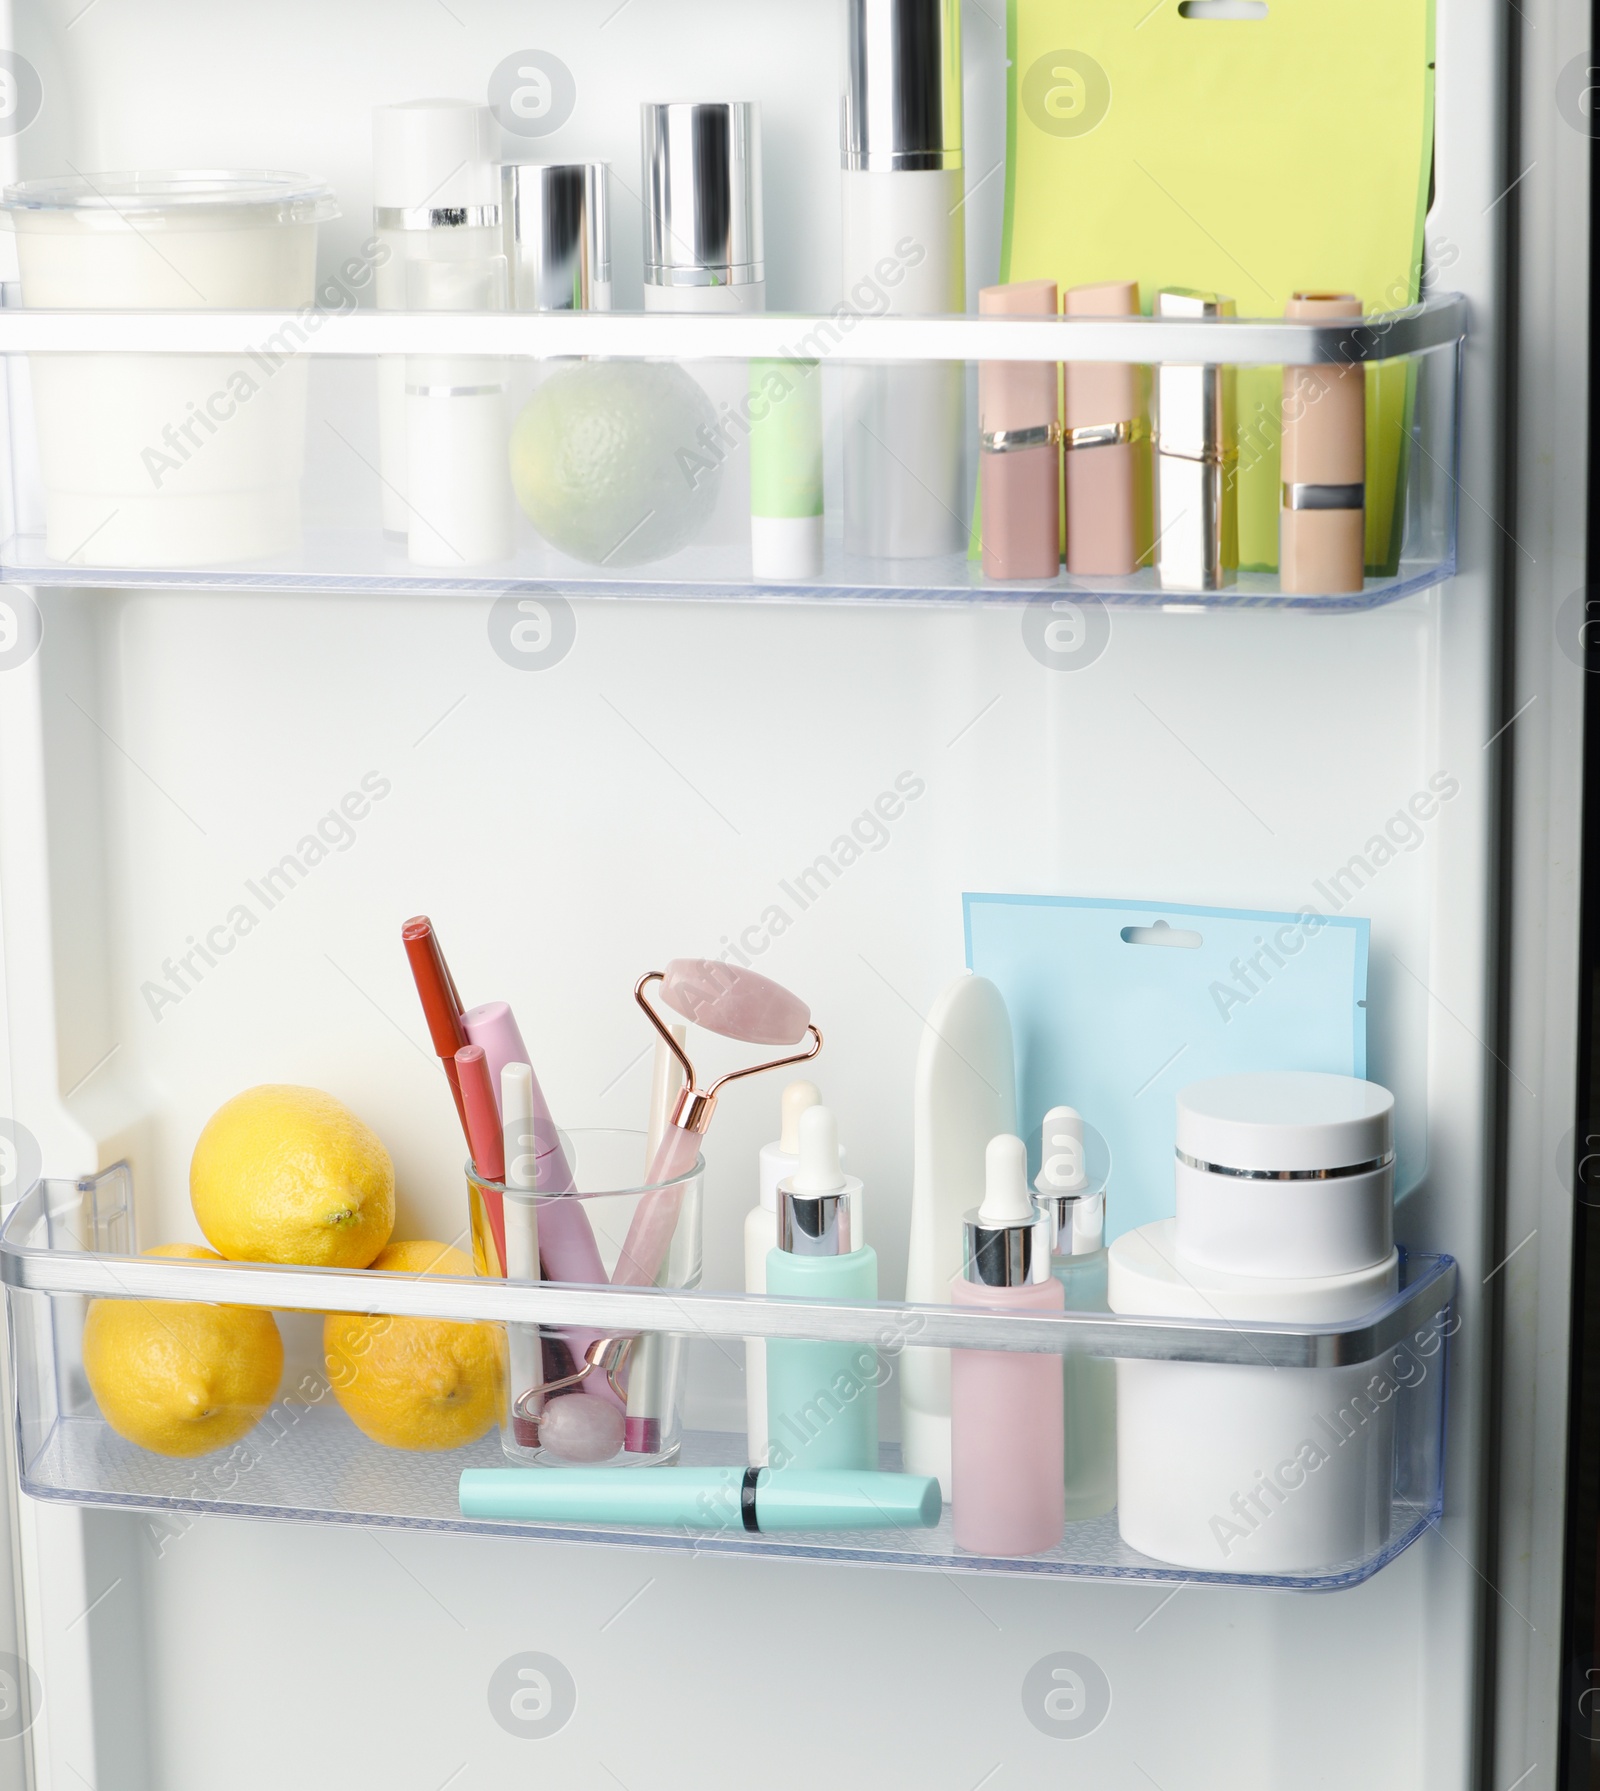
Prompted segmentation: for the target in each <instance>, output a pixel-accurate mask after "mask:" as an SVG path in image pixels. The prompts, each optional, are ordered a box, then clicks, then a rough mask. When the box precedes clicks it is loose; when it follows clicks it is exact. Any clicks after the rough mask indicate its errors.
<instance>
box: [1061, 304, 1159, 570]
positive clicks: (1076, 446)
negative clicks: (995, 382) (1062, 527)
mask: <svg viewBox="0 0 1600 1791" xmlns="http://www.w3.org/2000/svg"><path fill="white" fill-rule="evenodd" d="M1061 308H1062V310H1063V311H1065V312H1066V314H1067V316H1068V317H1137V316H1138V315H1139V287H1138V284H1137V282H1136V281H1133V280H1102V281H1100V282H1098V283H1097V284H1096V285H1093V286H1073V287H1070V288H1069V289H1068V290H1067V292H1066V293H1065V294H1064V295H1063V297H1062V301H1061ZM1062 391H1063V411H1062V419H1061V442H1062V452H1063V457H1064V458H1065V461H1066V495H1067V570H1068V572H1070V573H1071V574H1072V575H1073V577H1074V578H1126V577H1127V576H1128V574H1129V573H1131V572H1132V571H1133V570H1134V569H1135V568H1136V567H1137V565H1138V563H1139V526H1138V490H1139V480H1138V473H1139V461H1140V457H1141V456H1142V455H1143V454H1144V453H1145V447H1144V442H1145V439H1146V437H1147V435H1148V433H1149V432H1148V430H1147V428H1146V426H1145V421H1144V405H1143V403H1142V402H1141V400H1140V394H1139V369H1138V368H1137V367H1132V366H1128V365H1125V364H1124V363H1122V362H1120V361H1076V362H1074V361H1068V362H1067V364H1066V367H1065V369H1064V370H1063V381H1062Z"/></svg>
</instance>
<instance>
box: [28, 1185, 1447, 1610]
mask: <svg viewBox="0 0 1600 1791" xmlns="http://www.w3.org/2000/svg"><path fill="white" fill-rule="evenodd" d="M133 1230H134V1228H133V1206H132V1181H131V1176H130V1174H129V1172H128V1170H127V1168H126V1166H125V1165H118V1166H117V1167H115V1168H113V1169H110V1170H107V1171H104V1172H102V1173H101V1174H100V1175H98V1176H94V1177H88V1178H84V1179H82V1180H80V1181H45V1182H41V1183H40V1184H38V1185H37V1186H36V1187H35V1188H34V1189H33V1190H32V1191H31V1192H30V1193H28V1194H27V1195H26V1196H24V1197H23V1199H21V1200H20V1201H18V1202H17V1204H16V1205H15V1206H14V1207H13V1208H12V1210H11V1212H10V1214H9V1216H8V1217H7V1219H6V1222H5V1224H4V1227H3V1228H0V1280H3V1282H4V1285H5V1289H6V1296H7V1305H8V1308H9V1312H10V1320H11V1334H12V1338H13V1375H14V1388H13V1394H14V1400H15V1418H16V1424H17V1435H18V1443H19V1460H20V1462H21V1480H22V1486H23V1490H24V1491H26V1492H27V1493H29V1494H30V1495H32V1496H33V1497H36V1498H41V1499H57V1500H65V1501H69V1502H77V1503H82V1504H89V1505H101V1506H132V1507H137V1508H141V1509H146V1510H152V1511H169V1512H174V1513H207V1514H216V1515H231V1516H240V1517H255V1518H269V1519H279V1520H300V1521H310V1522H320V1523H359V1524H377V1525H391V1526H397V1527H402V1528H420V1529H443V1530H463V1531H477V1532H484V1533H489V1534H496V1535H499V1534H507V1535H513V1534H514V1535H525V1536H530V1537H544V1538H547V1539H553V1540H564V1541H583V1542H588V1543H592V1544H598V1545H608V1546H623V1547H644V1548H668V1549H687V1550H705V1551H709V1552H714V1553H732V1554H747V1555H776V1556H779V1557H787V1558H793V1559H807V1560H819V1559H820V1560H842V1561H855V1562H862V1563H868V1564H877V1565H880V1566H900V1567H920V1568H937V1569H939V1570H942V1571H946V1572H948V1571H951V1570H961V1571H971V1572H999V1573H1011V1574H1026V1575H1035V1576H1045V1577H1050V1576H1059V1577H1089V1578H1101V1579H1140V1580H1171V1581H1187V1582H1190V1583H1216V1584H1237V1585H1268V1586H1279V1587H1290V1588H1300V1589H1304V1590H1329V1589H1334V1588H1338V1587H1343V1586H1350V1585H1355V1584H1358V1583H1359V1582H1361V1581H1362V1580H1365V1579H1368V1578H1370V1577H1371V1576H1372V1575H1373V1574H1374V1573H1376V1572H1377V1571H1378V1570H1379V1569H1380V1568H1381V1567H1383V1566H1384V1565H1385V1564H1386V1563H1387V1562H1389V1561H1391V1560H1393V1559H1394V1557H1395V1556H1396V1555H1398V1554H1399V1553H1401V1552H1402V1551H1403V1550H1404V1549H1405V1548H1407V1547H1409V1546H1410V1544H1411V1543H1412V1542H1414V1541H1415V1540H1416V1539H1417V1538H1418V1537H1419V1536H1420V1535H1422V1534H1423V1532H1424V1531H1425V1530H1426V1529H1427V1528H1428V1527H1429V1526H1430V1525H1432V1524H1433V1523H1435V1522H1436V1521H1437V1519H1438V1517H1439V1514H1440V1511H1441V1508H1442V1499H1443V1468H1444V1414H1445V1402H1444V1393H1445V1383H1446V1365H1447V1360H1448V1354H1449V1339H1450V1336H1451V1335H1452V1334H1453V1331H1454V1329H1455V1322H1456V1321H1455V1318H1454V1315H1453V1309H1452V1305H1451V1302H1452V1299H1453V1296H1454V1291H1455V1278H1456V1269H1455V1263H1454V1261H1453V1259H1452V1258H1450V1257H1448V1256H1443V1255H1418V1254H1412V1255H1410V1256H1408V1257H1406V1258H1405V1260H1404V1263H1403V1270H1402V1276H1401V1286H1400V1289H1399V1291H1398V1292H1397V1293H1396V1294H1395V1295H1394V1296H1393V1297H1392V1298H1391V1299H1390V1300H1388V1301H1387V1302H1386V1303H1385V1304H1384V1305H1383V1306H1382V1307H1380V1308H1379V1309H1377V1310H1375V1311H1373V1312H1371V1313H1369V1314H1368V1315H1366V1316H1365V1317H1363V1318H1362V1319H1361V1320H1359V1321H1358V1322H1355V1323H1349V1324H1307V1325H1292V1326H1284V1325H1261V1324H1244V1323H1229V1322H1226V1321H1222V1320H1215V1321H1206V1322H1196V1321H1176V1320H1167V1319H1153V1318H1129V1317H1125V1316H1108V1315H1089V1314H1079V1313H1067V1314H1060V1315H1055V1314H1050V1315H1041V1316H1020V1315H1019V1316H1012V1315H1009V1314H995V1313H986V1312H978V1311H973V1310H970V1309H963V1310H956V1309H954V1308H949V1307H934V1306H915V1305H906V1304H900V1303H894V1302H882V1303H877V1304H856V1305H847V1304H824V1303H813V1302H809V1301H803V1300H787V1299H776V1298H765V1297H756V1296H748V1295H740V1294H721V1293H714V1292H701V1291H697V1290H660V1289H649V1290H620V1289H610V1288H586V1287H576V1286H566V1285H561V1286H557V1285H553V1284H549V1283H525V1282H507V1281H498V1280H489V1279H457V1278H452V1277H445V1276H434V1275H429V1276H426V1277H419V1276H411V1275H396V1274H379V1273H372V1272H370V1271H343V1270H330V1269H314V1268H290V1267H279V1266H274V1265H258V1264H250V1263H231V1262H230V1263H222V1262H193V1261H188V1262H175V1261H172V1260H164V1259H161V1258H154V1257H139V1256H136V1255H134V1254H133V1252H134V1250H135V1248H136V1240H135V1238H134V1235H133ZM91 1299H124V1300H187V1301H195V1300H201V1301H206V1302H214V1303H218V1304H229V1305H247V1306H253V1307H259V1308H267V1309H270V1310H274V1311H277V1312H284V1313H288V1312H300V1313H317V1314H320V1313H326V1312H340V1311H349V1312H359V1313H367V1314H392V1315H395V1316H398V1317H413V1318H445V1319H454V1320H458V1321H472V1320H477V1321H482V1322H487V1323H490V1324H495V1325H504V1324H525V1325H528V1326H530V1327H532V1326H542V1327H544V1328H545V1330H546V1331H547V1332H550V1331H554V1330H555V1329H556V1328H558V1327H564V1326H582V1325H587V1326H589V1327H592V1328H596V1329H599V1330H600V1331H602V1332H603V1333H604V1334H606V1335H616V1334H618V1333H622V1332H633V1331H643V1332H651V1333H659V1334H662V1335H668V1336H679V1337H686V1338H690V1339H694V1338H714V1339H736V1338H747V1337H764V1338H768V1339H775V1338H804V1339H812V1340H818V1341H832V1342H841V1343H858V1344H861V1345H863V1346H870V1347H871V1348H873V1349H875V1350H876V1351H877V1352H878V1353H879V1356H880V1358H881V1359H883V1360H884V1361H885V1363H886V1366H887V1369H888V1377H887V1379H886V1382H885V1384H884V1387H883V1389H882V1392H881V1395H880V1397H881V1398H882V1400H883V1403H884V1404H885V1405H887V1404H888V1403H890V1402H891V1401H892V1400H893V1398H894V1386H893V1373H892V1369H893V1361H894V1358H895V1356H896V1355H897V1354H898V1352H899V1351H900V1350H901V1349H904V1348H908V1347H909V1348H919V1347H928V1348H935V1347H937V1348H954V1349H961V1348H975V1349H982V1350H986V1351H990V1350H1000V1351H1024V1352H1046V1353H1061V1354H1063V1355H1064V1356H1071V1355H1074V1354H1077V1355H1080V1356H1098V1357H1111V1358H1115V1359H1116V1360H1117V1362H1118V1363H1119V1374H1120V1373H1122V1372H1124V1371H1126V1370H1127V1369H1128V1368H1133V1369H1134V1370H1135V1371H1136V1372H1139V1373H1144V1374H1148V1373H1150V1372H1151V1371H1152V1369H1154V1368H1155V1365H1161V1366H1160V1368H1159V1370H1158V1372H1160V1373H1163V1374H1168V1375H1191V1376H1192V1375H1201V1376H1206V1377H1210V1378H1209V1379H1208V1380H1207V1381H1206V1382H1205V1386H1206V1387H1207V1388H1210V1389H1221V1388H1222V1387H1223V1386H1227V1389H1228V1397H1229V1398H1230V1399H1231V1398H1232V1397H1233V1395H1234V1393H1235V1392H1236V1391H1237V1390H1241V1389H1244V1388H1246V1387H1247V1386H1248V1385H1265V1384H1266V1382H1267V1381H1269V1380H1270V1381H1271V1382H1272V1383H1273V1384H1274V1385H1275V1386H1278V1387H1280V1388H1281V1387H1283V1386H1287V1385H1295V1384H1302V1383H1297V1382H1294V1381H1292V1380H1291V1381H1284V1380H1283V1379H1282V1378H1281V1377H1282V1376H1283V1375H1284V1373H1285V1371H1287V1372H1288V1374H1289V1375H1290V1376H1291V1377H1293V1376H1300V1377H1302V1382H1303V1385H1304V1387H1305V1388H1306V1389H1308V1390H1309V1391H1308V1395H1307V1398H1308V1401H1309V1403H1306V1404H1305V1410H1306V1411H1308V1412H1319V1413H1320V1412H1323V1411H1325V1412H1326V1414H1327V1416H1326V1418H1320V1417H1319V1418H1317V1419H1316V1420H1314V1422H1316V1423H1319V1424H1321V1427H1322V1433H1325V1434H1326V1438H1327V1442H1328V1448H1329V1449H1330V1450H1334V1449H1337V1448H1338V1447H1339V1444H1338V1442H1337V1441H1336V1440H1335V1438H1336V1437H1337V1436H1338V1434H1339V1433H1340V1432H1341V1431H1342V1430H1343V1429H1344V1428H1346V1427H1349V1428H1351V1429H1352V1431H1353V1429H1354V1426H1355V1425H1358V1424H1365V1423H1366V1422H1367V1419H1366V1418H1365V1417H1363V1416H1362V1415H1361V1414H1362V1410H1363V1408H1362V1405H1361V1401H1362V1399H1363V1398H1365V1400H1366V1409H1367V1411H1368V1412H1370V1413H1371V1414H1377V1413H1378V1412H1379V1411H1380V1408H1381V1411H1382V1421H1381V1425H1378V1426H1375V1428H1374V1432H1373V1434H1374V1435H1377V1434H1378V1433H1379V1431H1381V1438H1382V1441H1381V1446H1379V1445H1374V1446H1373V1449H1372V1453H1371V1465H1370V1467H1369V1468H1368V1469H1367V1470H1366V1476H1367V1479H1368V1480H1369V1481H1371V1482H1372V1483H1373V1484H1374V1485H1375V1486H1377V1488H1378V1504H1379V1505H1381V1510H1379V1511H1378V1512H1377V1516H1376V1522H1374V1521H1373V1515H1372V1514H1371V1513H1369V1514H1368V1524H1367V1528H1368V1530H1369V1531H1370V1532H1371V1533H1372V1542H1371V1546H1370V1547H1368V1548H1366V1549H1365V1550H1364V1552H1362V1553H1361V1554H1360V1555H1359V1556H1357V1557H1356V1558H1352V1559H1350V1560H1347V1561H1340V1562H1337V1563H1335V1564H1333V1565H1324V1566H1319V1567H1316V1568H1312V1569H1305V1570H1284V1571H1274V1572H1249V1571H1239V1570H1233V1569H1230V1568H1229V1567H1228V1566H1227V1564H1226V1562H1225V1561H1223V1562H1220V1563H1219V1565H1218V1566H1216V1567H1215V1568H1207V1567H1204V1566H1202V1567H1196V1566H1193V1565H1189V1566H1180V1565H1173V1564H1170V1563H1167V1562H1165V1561H1161V1560H1156V1559H1153V1558H1151V1557H1150V1556H1147V1555H1143V1554H1140V1553H1139V1552H1137V1551H1136V1550H1134V1549H1132V1548H1130V1547H1129V1546H1128V1545H1127V1544H1126V1543H1125V1542H1124V1541H1123V1540H1122V1538H1121V1535H1120V1533H1119V1530H1118V1524H1117V1518H1116V1515H1115V1513H1108V1514H1106V1515H1104V1516H1101V1517H1097V1518H1094V1519H1092V1520H1090V1521H1087V1522H1081V1523H1069V1524H1068V1525H1067V1528H1066V1533H1065V1537H1064V1539H1063V1541H1062V1543H1061V1544H1060V1545H1059V1546H1058V1547H1057V1548H1055V1549H1053V1550H1051V1551H1050V1552H1048V1553H1046V1554H1042V1555H1037V1556H1031V1557H1026V1558H1009V1557H995V1556H987V1555H975V1554H970V1553H967V1552H964V1551H962V1550H959V1549H958V1548H957V1547H956V1545H955V1542H954V1540H953V1538H952V1536H951V1532H950V1520H949V1514H948V1512H946V1514H945V1516H944V1518H943V1519H942V1521H941V1523H940V1525H939V1527H938V1528H937V1529H935V1530H929V1531H914V1532H904V1531H861V1532H853V1533H850V1534H831V1533H804V1534H793V1535H791V1534H782V1533H779V1534H774V1535H757V1534H751V1533H747V1532H746V1531H744V1530H743V1529H730V1530H722V1531H707V1530H692V1531H691V1530H665V1529H649V1528H619V1527H616V1526H610V1525H606V1526H602V1525H554V1524H530V1523H516V1522H485V1521H478V1520H469V1519H465V1518H463V1517H462V1516H461V1515H460V1512H459V1509H458V1505H457V1498H456V1488H457V1481H458V1478H459V1475H460V1472H461V1470H462V1469H463V1468H469V1467H498V1466H504V1465H506V1460H505V1456H504V1455H503V1454H502V1452H501V1448H500V1444H499V1442H498V1440H497V1438H496V1437H495V1435H494V1434H493V1433H491V1434H490V1435H489V1436H487V1437H485V1438H483V1439H482V1440H481V1441H479V1442H477V1443H474V1444H471V1445H469V1446H467V1447H465V1448H461V1449H456V1450H451V1451H448V1452H443V1453H439V1454H420V1453H411V1452H407V1451H403V1450H397V1449H389V1448H385V1447H383V1446H381V1445H379V1444H377V1443H374V1442H372V1441H369V1440H368V1438H367V1437H365V1436H364V1435H363V1434H362V1433H361V1432H360V1431H358V1430H357V1428H356V1427H355V1425H354V1424H353V1423H352V1422H351V1421H350V1419H349V1418H348V1417H346V1415H345V1413H344V1412H343V1411H342V1410H341V1409H340V1407H339V1405H338V1403H337V1400H336V1399H335V1398H334V1397H333V1395H332V1392H331V1389H330V1388H329V1387H328V1386H327V1385H326V1383H325V1382H321V1383H319V1382H318V1381H317V1379H316V1377H311V1379H309V1380H306V1379H301V1380H299V1381H297V1382H295V1384H294V1385H291V1384H290V1382H291V1380H292V1378H293V1377H292V1376H286V1377H285V1383H284V1386H283V1387H282V1388H281V1389H280V1391H279V1395H278V1397H277V1399H276V1400H275V1401H274V1402H273V1403H272V1405H271V1406H270V1408H269V1409H268V1410H267V1412H266V1414H265V1416H264V1417H263V1418H262V1419H261V1421H260V1422H259V1423H258V1424H257V1425H256V1427H255V1428H254V1429H253V1430H252V1431H251V1432H250V1433H249V1434H248V1435H247V1436H245V1437H244V1438H243V1440H242V1441H241V1442H239V1443H236V1444H234V1445H233V1446H232V1447H231V1448H228V1449H225V1450H222V1451H219V1452H216V1453H213V1454H211V1455H205V1456H199V1457H194V1458H187V1459H185V1458H172V1457H166V1456H162V1455H157V1454H153V1453H150V1452H148V1451H146V1450H144V1449H142V1448H139V1447H137V1446H135V1445H134V1444H132V1443H130V1442H128V1441H126V1440H124V1439H123V1438H122V1437H120V1436H118V1435H117V1434H115V1433H114V1432H113V1431H112V1430H111V1428H110V1427H109V1426H108V1425H107V1424H106V1423H105V1422H104V1420H103V1419H102V1418H101V1416H100V1414H99V1412H98V1409H97V1407H96V1405H95V1402H94V1399H93V1396H92V1394H91V1393H90V1391H89V1387H88V1382H87V1378H86V1375H85V1371H84V1366H83V1350H82V1337H83V1327H84V1318H85V1313H86V1310H87V1305H88V1301H89V1300H91ZM1222 1377H1233V1378H1232V1380H1231V1382H1230V1381H1225V1380H1224V1379H1223V1378H1222ZM1240 1377H1245V1378H1240ZM1248 1377H1255V1379H1254V1380H1253V1381H1252V1380H1250V1379H1249V1378H1248ZM1185 1385H1186V1386H1193V1387H1194V1388H1195V1390H1196V1391H1197V1392H1198V1391H1199V1383H1196V1382H1192V1381H1191V1382H1189V1383H1185ZM1352 1389H1357V1390H1358V1391H1357V1392H1356V1395H1355V1397H1352V1392H1351V1390H1352ZM1120 1394H1121V1397H1122V1398H1124V1399H1125V1398H1126V1397H1127V1383H1123V1385H1122V1387H1121V1389H1120ZM1352 1413H1353V1414H1354V1416H1353V1417H1352ZM1328 1420H1331V1426H1330V1423H1329V1422H1328ZM1295 1422H1296V1423H1298V1422H1299V1420H1298V1419H1296V1420H1295ZM1319 1434H1320V1433H1319ZM1391 1439H1392V1441H1391ZM1368 1440H1369V1441H1370V1439H1368ZM1391 1449H1392V1472H1391V1471H1390V1463H1391V1453H1390V1452H1391ZM679 1461H680V1462H681V1463H682V1464H685V1465H719V1466H720V1465H736V1466H739V1467H742V1466H743V1465H744V1462H745V1437H744V1433H743V1431H742V1430H740V1431H738V1432H719V1431H710V1430H696V1429H693V1428H691V1429H689V1430H687V1431H686V1432H685V1434H684V1439H683V1446H682V1450H681V1453H680V1455H679ZM880 1465H881V1466H883V1467H885V1468H891V1469H892V1468H897V1467H898V1466H899V1452H898V1448H897V1447H896V1446H894V1445H890V1444H885V1445H884V1446H883V1448H882V1451H881V1462H880ZM1268 1465H1269V1466H1270V1464H1268ZM533 1471H535V1472H537V1471H538V1470H533ZM616 1471H617V1472H619V1473H626V1472H627V1471H628V1470H627V1469H626V1468H619V1469H617V1470H616ZM1380 1471H1381V1472H1380ZM1183 1472H1184V1464H1183V1463H1182V1462H1177V1461H1175V1462H1173V1463H1172V1464H1171V1473H1172V1474H1173V1475H1174V1476H1175V1477H1178V1478H1181V1477H1182V1475H1183ZM1302 1478H1303V1476H1302ZM1247 1489H1248V1486H1247Z"/></svg>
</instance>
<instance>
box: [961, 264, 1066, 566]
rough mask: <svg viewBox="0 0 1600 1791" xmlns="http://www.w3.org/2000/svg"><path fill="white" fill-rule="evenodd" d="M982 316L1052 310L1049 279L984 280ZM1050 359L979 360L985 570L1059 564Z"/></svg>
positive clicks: (1055, 408)
mask: <svg viewBox="0 0 1600 1791" xmlns="http://www.w3.org/2000/svg"><path fill="white" fill-rule="evenodd" d="M978 311H979V313H980V314H981V315H982V316H985V317H1024V316H1036V317H1053V316H1055V313H1056V283H1055V281H1054V280H1020V281H1017V282H1016V283H1015V284H1013V285H1010V286H985V287H984V289H983V290H982V291H981V292H980V293H979V294H978ZM1057 377H1058V376H1057V371H1056V363H1055V362H1054V361H983V362H980V363H979V366H978V427H979V429H980V430H981V431H982V436H981V442H980V445H981V450H982V453H981V459H980V462H979V464H980V467H981V469H982V471H981V479H982V514H983V572H984V576H985V577H986V578H1039V579H1048V578H1054V577H1055V576H1056V573H1057V572H1058V571H1059V569H1060V565H1061V407H1060V402H1059V400H1058V397H1057V391H1056V386H1057Z"/></svg>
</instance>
